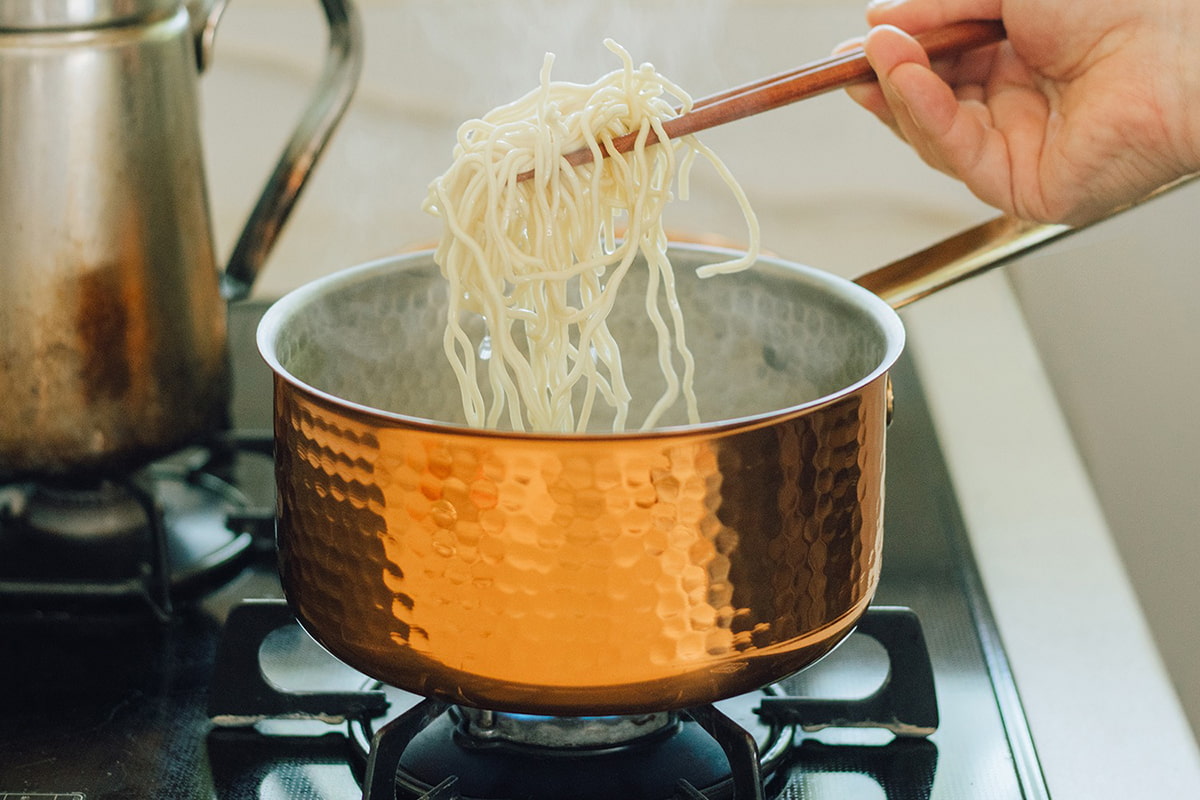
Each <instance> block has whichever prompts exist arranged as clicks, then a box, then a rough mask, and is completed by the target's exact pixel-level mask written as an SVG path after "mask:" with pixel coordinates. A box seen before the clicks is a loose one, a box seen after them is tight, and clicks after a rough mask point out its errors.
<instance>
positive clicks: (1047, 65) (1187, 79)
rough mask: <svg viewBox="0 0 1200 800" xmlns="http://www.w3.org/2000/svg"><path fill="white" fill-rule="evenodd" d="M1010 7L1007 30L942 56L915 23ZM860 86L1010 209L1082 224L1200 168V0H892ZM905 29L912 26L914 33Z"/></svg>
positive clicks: (932, 158)
mask: <svg viewBox="0 0 1200 800" xmlns="http://www.w3.org/2000/svg"><path fill="white" fill-rule="evenodd" d="M964 19H1001V20H1002V21H1003V22H1004V25H1005V28H1006V30H1007V32H1008V39H1007V41H1005V42H1002V43H1000V44H997V45H992V46H989V47H985V48H980V49H979V50H976V51H974V52H971V53H967V54H965V55H962V56H959V57H958V58H955V59H949V60H946V61H944V62H939V63H938V64H936V65H934V66H933V68H932V69H931V68H930V64H929V60H928V58H927V57H926V55H925V53H924V51H923V50H922V49H921V47H920V46H919V45H918V44H917V43H916V42H915V41H914V40H913V39H912V38H911V37H910V36H909V35H908V34H918V33H921V32H923V31H926V30H928V29H930V28H935V27H939V26H942V25H946V24H949V23H952V22H957V21H960V20H964ZM867 20H868V22H869V23H870V24H871V25H872V26H873V27H872V30H871V31H870V33H869V34H868V35H867V36H866V37H865V41H864V40H857V41H855V42H848V43H846V44H845V45H843V46H842V49H844V48H845V47H847V46H850V45H853V44H858V43H861V44H863V46H864V48H865V49H866V53H867V57H868V59H869V60H870V62H871V65H872V66H873V67H874V69H875V71H876V74H877V75H878V76H879V82H878V83H877V84H875V83H872V84H866V85H862V86H857V87H854V88H852V89H851V90H850V95H851V97H853V98H854V99H855V101H857V102H858V103H859V104H860V105H862V106H863V107H865V108H867V109H868V110H869V111H871V112H873V113H874V114H875V115H876V116H877V117H879V118H880V119H881V120H882V121H883V122H884V123H886V124H887V125H888V126H890V127H891V128H892V130H893V131H895V132H896V133H897V134H898V135H899V136H900V137H902V138H903V139H905V140H906V141H907V142H908V143H909V144H910V145H911V146H912V147H913V148H914V149H915V150H916V152H917V153H918V154H919V155H920V156H921V158H922V159H924V160H925V161H926V162H927V163H928V164H930V165H931V166H933V167H935V168H937V169H940V170H942V171H943V172H946V173H948V174H950V175H952V176H954V177H956V178H958V179H960V180H962V181H963V182H964V183H965V184H966V185H967V187H968V188H970V190H971V191H972V192H973V193H974V194H975V195H976V196H977V197H979V198H980V199H981V200H983V201H984V202H986V203H988V204H990V205H993V206H995V207H997V208H1000V209H1001V210H1003V211H1006V212H1008V213H1010V214H1014V215H1016V216H1019V217H1023V218H1026V219H1033V220H1039V221H1046V222H1069V223H1076V224H1077V223H1081V222H1085V221H1088V220H1090V219H1093V218H1095V217H1097V216H1099V215H1101V214H1103V213H1104V212H1106V211H1109V210H1111V209H1112V208H1115V207H1117V206H1120V205H1123V204H1124V203H1127V202H1132V201H1134V200H1137V199H1140V198H1141V197H1142V196H1144V195H1145V194H1147V193H1149V192H1150V191H1152V190H1153V189H1155V188H1157V187H1159V186H1161V185H1162V184H1165V183H1167V182H1169V181H1171V180H1173V179H1175V178H1177V177H1180V176H1182V175H1186V174H1189V173H1191V172H1194V171H1197V170H1200V47H1198V46H1197V45H1196V42H1198V41H1200V3H1196V2H1195V1H1194V0H1092V2H1086V3H1081V2H1077V0H1004V1H1003V3H1002V2H1001V0H884V1H883V2H876V3H873V4H872V5H871V6H870V7H869V8H868V11H867ZM902 31H906V32H907V33H904V32H902Z"/></svg>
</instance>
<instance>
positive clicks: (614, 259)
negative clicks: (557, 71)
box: [425, 41, 758, 433]
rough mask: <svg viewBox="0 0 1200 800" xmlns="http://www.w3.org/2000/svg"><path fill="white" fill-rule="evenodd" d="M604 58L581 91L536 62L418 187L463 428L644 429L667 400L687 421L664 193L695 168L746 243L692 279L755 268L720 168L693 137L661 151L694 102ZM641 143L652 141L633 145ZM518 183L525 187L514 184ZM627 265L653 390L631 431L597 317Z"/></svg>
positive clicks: (624, 60)
mask: <svg viewBox="0 0 1200 800" xmlns="http://www.w3.org/2000/svg"><path fill="white" fill-rule="evenodd" d="M605 46H606V47H607V48H608V49H609V50H610V51H612V52H613V53H614V54H616V55H617V56H618V57H619V58H620V60H621V64H622V66H621V68H620V69H618V70H615V71H614V72H611V73H609V74H608V75H605V76H604V77H602V78H600V79H599V80H598V81H596V82H595V83H592V84H590V85H581V84H575V83H566V82H555V81H552V80H551V79H550V70H551V66H552V65H553V56H551V55H547V57H546V59H545V62H544V64H543V67H542V71H541V80H540V84H539V86H538V87H537V88H536V89H535V90H533V91H531V92H529V93H528V94H527V95H525V96H524V97H522V98H520V99H518V100H516V101H514V102H512V103H510V104H508V105H505V106H501V107H499V108H496V109H494V110H492V111H490V112H488V113H487V114H486V115H484V116H483V117H482V118H479V119H474V120H470V121H468V122H466V123H464V124H463V125H462V126H461V127H460V129H459V132H458V141H457V144H456V146H455V148H454V161H453V163H452V164H451V166H450V168H449V169H448V170H447V171H446V172H445V174H443V175H442V176H441V177H440V178H438V179H436V180H434V181H433V182H432V183H431V184H430V187H429V194H428V197H427V199H426V201H425V209H426V210H427V211H429V212H430V213H433V214H435V215H437V216H439V217H440V218H441V219H442V221H443V234H442V238H441V241H440V243H439V245H438V247H437V251H436V253H435V255H434V258H435V260H436V261H437V263H438V265H439V267H440V268H441V271H442V274H443V275H444V276H445V277H446V279H447V281H448V283H449V291H450V303H449V310H448V314H447V320H446V330H445V335H444V338H443V345H444V349H445V352H446V356H447V357H448V358H449V360H450V363H451V365H452V367H453V369H454V372H455V375H456V376H457V377H458V381H459V384H460V387H461V389H462V395H463V410H464V412H465V414H466V417H467V421H468V423H469V424H470V425H472V426H476V427H488V428H509V429H512V430H534V431H546V432H560V433H569V432H583V431H586V430H588V426H589V422H590V421H591V420H592V417H593V415H594V414H595V413H596V408H597V405H598V404H603V405H605V406H607V407H609V408H610V409H611V410H612V419H613V422H612V429H613V430H614V431H621V430H625V429H626V427H627V426H629V425H631V424H632V425H635V426H637V427H639V428H641V429H643V430H646V429H650V428H653V427H654V426H655V425H656V424H657V423H658V421H659V420H660V419H661V418H662V416H663V414H664V413H665V412H666V411H667V410H668V409H670V408H671V407H672V406H674V405H675V404H676V403H679V402H683V403H684V404H685V406H686V409H687V417H688V420H689V422H692V423H696V422H698V421H699V413H700V412H699V409H698V402H697V399H696V396H695V392H694V390H693V388H692V384H693V378H694V372H695V360H694V358H693V357H692V354H691V352H690V351H689V350H688V347H687V341H686V338H685V335H684V320H683V319H682V316H681V314H680V311H679V303H678V301H677V300H676V297H675V280H674V275H673V272H672V268H671V263H670V260H669V258H668V254H667V235H666V232H665V230H664V227H663V211H664V209H665V207H666V206H667V204H668V203H669V202H670V201H671V200H672V199H674V193H675V191H677V192H678V194H679V196H680V197H681V198H682V199H686V195H687V190H688V175H689V172H690V170H691V168H692V165H693V163H694V162H695V160H696V157H697V156H699V157H702V158H704V159H705V160H707V161H708V162H710V163H711V164H712V165H714V167H715V168H716V170H717V172H718V174H719V175H720V177H721V178H722V179H723V180H724V182H725V183H726V184H727V185H728V186H729V188H730V189H731V190H732V192H733V194H734V196H735V198H736V200H737V202H738V205H739V206H740V208H741V210H742V213H743V215H744V217H745V220H746V224H747V227H748V229H749V244H748V249H747V252H746V253H745V254H744V255H741V256H740V257H737V258H731V259H730V260H728V261H725V262H721V263H718V264H711V265H708V266H705V267H703V268H702V269H701V270H700V273H699V274H700V275H701V276H702V277H707V276H709V275H713V274H717V273H725V272H733V271H736V270H740V269H745V268H746V267H748V266H750V265H751V264H752V263H754V260H755V259H756V257H757V254H758V223H757V220H756V219H755V217H754V213H753V211H752V210H751V209H750V206H749V203H748V202H747V200H746V197H745V194H744V193H743V191H742V190H741V187H739V186H738V184H737V182H736V180H734V178H733V176H732V175H731V174H730V173H729V170H728V169H727V168H726V167H725V165H724V164H723V163H722V162H721V161H720V159H719V158H718V157H717V156H716V154H714V153H713V152H712V151H711V150H709V149H708V148H707V147H705V146H704V145H703V144H701V143H700V142H699V141H698V140H697V139H696V138H695V137H694V136H686V137H681V138H679V139H675V140H672V139H669V137H668V136H667V135H666V133H665V132H664V131H663V129H662V123H663V121H664V120H666V119H670V118H671V117H673V116H676V115H677V113H680V112H686V111H687V110H688V109H690V107H691V103H692V100H691V98H690V97H689V96H688V95H687V94H686V93H685V92H684V91H683V90H681V89H680V88H679V87H677V86H675V85H674V84H672V83H670V82H669V81H667V80H666V79H665V78H664V77H662V76H661V75H659V74H658V73H657V72H656V71H655V70H654V68H653V67H652V66H650V65H648V64H643V65H642V66H640V67H636V68H635V67H634V64H633V61H632V59H631V58H630V56H629V54H628V53H627V52H626V51H625V50H624V49H622V48H621V47H620V46H618V45H617V44H615V43H614V42H612V41H605ZM677 106H678V107H679V108H680V111H679V112H677V111H676V107H677ZM630 131H637V132H638V141H637V144H636V145H635V146H634V147H633V148H632V149H631V150H630V151H629V152H627V153H615V154H613V155H611V156H609V157H607V158H603V157H602V154H603V153H604V152H606V151H607V149H608V148H607V146H608V145H610V144H611V142H612V140H613V139H615V138H616V137H618V136H621V135H623V134H626V133H628V132H630ZM651 131H653V132H654V133H655V134H656V135H657V137H658V139H659V143H658V144H655V145H651V146H646V145H645V141H646V137H647V136H648V134H649V133H650V132H651ZM581 147H587V148H590V149H591V151H592V153H593V156H594V161H593V162H592V163H590V164H586V165H583V166H579V167H573V166H570V165H569V164H567V163H565V161H564V160H563V159H562V157H561V156H562V154H563V153H569V152H571V151H573V150H577V149H579V148H581ZM529 169H533V171H534V174H533V177H532V178H531V179H530V180H527V181H518V180H517V176H518V175H519V174H520V173H522V172H525V171H527V170H529ZM673 185H675V186H676V187H677V189H676V190H673V189H672V186H673ZM639 256H640V257H641V258H640V259H639ZM635 264H637V265H639V268H645V269H647V270H648V275H647V282H646V286H647V289H646V298H645V309H646V314H647V316H648V318H649V320H650V322H651V324H652V326H653V330H654V333H655V336H656V337H657V354H658V360H659V365H660V368H661V373H662V379H663V380H662V389H661V393H660V395H659V397H658V399H657V401H656V402H655V403H654V404H653V406H652V408H651V409H650V411H649V412H648V413H647V415H646V417H645V418H644V419H642V420H638V421H636V422H634V423H631V422H630V420H629V419H628V416H629V409H630V400H631V391H630V387H629V386H628V385H626V381H625V377H624V375H623V372H622V367H621V353H620V348H619V347H618V345H617V340H616V338H614V336H613V334H612V332H611V331H610V330H609V328H608V315H609V312H610V311H611V310H612V308H613V306H614V303H615V302H616V298H617V294H618V292H619V291H620V289H621V286H622V282H623V279H624V278H625V276H626V275H627V274H628V272H629V271H630V270H631V269H632V268H634V266H635ZM663 309H666V313H665V314H664V312H663ZM472 314H476V315H480V316H482V317H483V319H484V322H485V324H486V331H487V332H486V335H485V336H484V338H483V339H481V340H473V339H472V338H471V337H470V336H469V335H468V334H467V333H466V330H465V329H464V326H463V320H464V319H465V318H466V317H467V316H468V315H472ZM481 361H482V362H483V364H484V366H483V368H482V372H483V373H484V374H483V375H482V376H481V375H480V371H481V368H480V365H479V363H478V362H481ZM481 379H482V381H483V382H482V384H481V382H480V381H481ZM485 388H486V391H485ZM636 388H637V389H638V390H639V391H642V390H644V389H646V388H648V387H643V386H639V387H636ZM649 388H651V389H653V387H649Z"/></svg>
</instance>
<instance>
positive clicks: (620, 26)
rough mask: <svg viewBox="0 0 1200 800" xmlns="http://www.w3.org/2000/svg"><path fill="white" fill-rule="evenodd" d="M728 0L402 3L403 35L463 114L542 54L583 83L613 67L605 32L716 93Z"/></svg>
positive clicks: (534, 68) (528, 83)
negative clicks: (407, 33) (423, 52)
mask: <svg viewBox="0 0 1200 800" xmlns="http://www.w3.org/2000/svg"><path fill="white" fill-rule="evenodd" d="M736 3H737V0H454V2H453V3H447V2H446V1H445V0H411V2H409V3H406V4H405V5H407V6H409V8H408V9H406V12H405V17H406V24H407V25H410V26H415V27H414V29H413V30H414V33H415V34H416V35H415V36H414V37H413V39H415V40H418V41H420V42H421V43H422V46H423V47H425V48H428V51H429V52H428V54H427V63H428V64H429V73H428V74H427V75H422V76H420V77H421V79H422V81H425V80H431V81H434V82H436V83H437V84H438V85H440V86H441V90H442V91H446V92H447V93H448V96H452V97H453V98H454V103H455V106H456V107H455V111H457V112H459V116H460V117H461V118H463V119H465V118H467V117H471V116H478V115H480V114H482V113H484V112H485V111H487V110H488V109H490V108H493V107H494V106H496V105H499V104H501V103H505V102H508V101H509V100H512V99H513V98H515V97H517V96H519V95H522V94H524V93H525V92H526V91H528V90H529V89H531V88H532V87H533V86H534V85H536V82H537V72H538V69H539V68H540V66H541V63H542V56H543V55H544V54H545V53H547V52H552V53H554V54H555V55H556V61H555V66H554V77H555V79H556V80H568V81H579V82H589V81H592V80H594V79H595V78H596V77H598V76H599V75H601V74H604V73H606V72H609V71H611V70H612V69H614V68H615V66H616V65H615V64H614V63H613V59H612V55H611V54H610V53H609V52H608V51H607V50H606V49H605V48H604V47H603V45H602V44H601V43H602V41H603V40H604V38H605V37H611V38H613V39H615V40H616V41H617V42H619V43H620V44H621V45H622V46H623V47H625V48H626V49H627V50H628V51H629V53H630V54H631V55H632V56H633V59H634V61H635V62H639V63H640V62H643V61H649V62H651V63H653V64H654V65H655V67H656V68H658V70H659V71H660V72H662V73H663V74H664V75H666V76H667V77H669V78H670V79H671V80H673V81H675V82H676V83H678V84H680V85H681V86H683V87H684V88H686V89H687V90H688V91H690V92H693V93H694V94H696V95H697V96H699V95H703V94H708V93H710V92H712V91H716V90H718V89H720V88H722V86H723V81H725V80H726V76H724V75H722V74H721V69H720V66H719V65H720V63H721V61H722V59H720V58H717V57H715V55H716V54H718V53H720V51H721V48H722V47H723V46H725V44H726V42H727V39H726V34H727V30H728V20H729V17H730V15H731V14H732V13H733V6H734V5H735V4H736Z"/></svg>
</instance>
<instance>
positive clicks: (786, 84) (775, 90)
mask: <svg viewBox="0 0 1200 800" xmlns="http://www.w3.org/2000/svg"><path fill="white" fill-rule="evenodd" d="M1004 38H1005V31H1004V25H1003V24H1002V23H1000V22H999V21H991V20H971V21H967V22H958V23H955V24H953V25H947V26H946V27H944V28H937V29H935V30H932V31H929V32H927V33H923V34H920V35H919V36H917V37H916V39H917V42H919V43H920V44H921V46H922V47H924V48H925V52H926V53H927V54H928V55H929V58H930V60H936V59H939V58H945V57H946V56H951V55H957V54H959V53H964V52H966V51H968V50H973V49H975V48H977V47H982V46H984V45H986V44H994V43H995V42H999V41H1001V40H1003V39H1004ZM874 78H875V72H874V71H873V70H872V69H871V65H870V63H868V61H867V57H866V54H865V53H864V52H863V50H862V48H861V47H856V48H854V49H852V50H847V51H846V52H844V53H839V54H837V55H834V56H830V57H828V58H823V59H820V60H819V61H812V62H810V63H808V64H804V65H803V66H800V67H797V68H796V69H793V70H789V71H788V72H781V73H779V74H777V75H771V76H769V77H766V78H762V79H760V80H757V81H753V82H751V83H747V84H743V85H742V86H737V87H734V88H733V89H728V90H726V91H724V92H720V93H719V94H714V95H710V96H708V97H705V98H703V99H700V100H697V101H695V102H694V103H693V104H692V110H691V111H689V112H688V113H686V114H682V115H680V116H678V117H673V118H671V119H669V120H667V121H666V122H664V123H663V126H662V127H663V131H664V132H665V133H666V134H667V136H668V137H670V138H672V139H674V138H678V137H680V136H687V135H688V134H690V133H696V132H698V131H702V130H706V129H708V128H713V127H716V126H717V125H724V124H725V123H727V122H733V121H734V120H739V119H744V118H745V117H750V116H753V115H755V114H761V113H762V112H764V111H770V110H772V109H775V108H779V107H781V106H785V105H789V104H791V103H795V102H796V101H798V100H804V99H806V98H809V97H816V96H817V95H820V94H825V93H826V92H830V91H833V90H834V89H844V88H846V87H847V86H852V85H854V84H856V83H864V82H866V81H868V80H873V79H874ZM637 137H638V133H637V131H634V132H632V133H627V134H624V135H623V136H618V137H617V138H615V139H613V140H612V144H611V146H610V147H609V148H606V152H605V153H604V155H606V156H608V155H612V153H624V152H626V151H628V150H630V149H632V148H633V146H634V144H635V143H636V142H637ZM657 141H658V135H657V134H656V133H655V132H654V131H653V130H651V131H649V135H648V136H647V138H646V144H647V145H651V144H654V143H655V142H657ZM562 158H563V160H564V161H566V162H567V163H568V164H570V165H571V166H575V167H577V166H579V165H581V164H587V163H589V162H590V161H591V160H592V151H591V150H590V149H588V148H583V149H581V150H575V151H574V152H571V153H565V154H563V156H562ZM532 177H533V170H527V171H525V172H522V173H520V174H518V175H517V180H518V181H524V180H528V179H529V178H532Z"/></svg>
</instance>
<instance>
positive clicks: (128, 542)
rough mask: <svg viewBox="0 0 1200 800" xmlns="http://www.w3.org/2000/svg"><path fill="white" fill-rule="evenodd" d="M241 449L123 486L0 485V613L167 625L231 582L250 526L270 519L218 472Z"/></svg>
mask: <svg viewBox="0 0 1200 800" xmlns="http://www.w3.org/2000/svg"><path fill="white" fill-rule="evenodd" d="M242 444H243V443H240V442H235V443H221V444H220V445H219V446H214V447H213V448H195V449H193V450H189V451H185V452H183V453H180V454H177V455H176V456H174V457H172V458H169V459H165V460H164V461H161V462H158V463H155V464H152V465H150V466H148V467H146V468H144V469H142V470H139V471H138V472H135V473H133V474H130V475H126V476H113V477H108V478H101V479H97V480H94V481H91V482H78V483H65V482H60V483H54V484H47V483H25V484H12V485H7V486H0V613H4V614H13V613H15V614H18V615H22V614H30V613H32V614H36V615H46V614H49V615H52V616H57V615H79V614H92V613H110V612H112V611H114V610H118V609H120V610H125V609H127V608H132V607H140V608H143V609H144V608H147V607H148V608H149V609H150V610H151V612H152V613H153V614H154V616H156V617H157V618H159V619H161V620H164V621H165V620H167V619H169V618H171V616H172V614H173V611H174V606H175V604H176V603H178V602H181V601H190V600H192V599H194V598H196V597H198V596H200V595H201V594H202V593H205V592H207V591H211V590H212V589H213V588H215V587H216V586H219V585H221V584H222V583H224V582H225V581H226V580H228V579H229V578H230V577H232V575H234V574H236V572H237V571H238V570H239V569H240V568H241V567H242V566H244V565H245V561H246V557H247V556H249V555H250V554H251V550H252V544H253V542H254V539H255V537H254V535H253V533H252V531H251V530H250V522H249V520H251V519H253V518H254V517H255V516H263V515H258V514H255V513H254V512H253V511H252V509H251V503H250V501H249V500H248V499H247V497H246V495H245V494H244V493H243V492H242V491H240V490H239V489H238V488H236V487H235V486H234V484H233V483H232V482H231V481H230V480H228V479H227V478H226V477H225V476H224V475H223V474H222V473H223V472H225V471H226V470H228V469H230V468H231V467H230V465H232V464H233V462H234V460H235V459H236V457H237V449H238V448H239V447H241V446H242ZM245 444H246V448H247V450H248V451H254V450H257V449H260V448H259V446H258V445H257V444H256V443H255V442H248V443H245ZM268 445H269V440H268ZM267 516H270V515H267Z"/></svg>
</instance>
